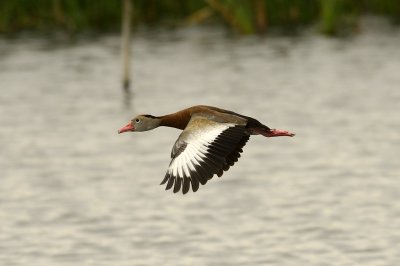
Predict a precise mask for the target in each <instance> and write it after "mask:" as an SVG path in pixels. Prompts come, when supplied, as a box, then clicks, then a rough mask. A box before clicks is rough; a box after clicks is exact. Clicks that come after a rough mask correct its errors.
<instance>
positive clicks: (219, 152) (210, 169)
mask: <svg viewBox="0 0 400 266" xmlns="http://www.w3.org/2000/svg"><path fill="white" fill-rule="evenodd" d="M248 139H249V136H248V135H247V134H246V133H245V126H244V125H238V124H235V123H219V122H215V121H213V120H210V119H209V117H202V116H194V117H192V118H191V120H190V121H189V123H188V125H187V126H186V128H185V129H184V130H183V131H182V133H181V135H180V136H179V138H178V139H177V140H176V142H175V144H174V147H173V148H172V152H171V158H172V160H171V163H170V165H169V167H168V170H167V173H166V175H165V178H164V179H163V181H162V182H161V184H165V183H167V185H166V189H170V188H172V187H173V191H174V192H175V193H176V192H178V191H179V190H181V189H182V192H183V194H185V193H187V192H188V191H189V188H190V187H192V190H193V191H194V192H196V191H197V190H198V188H199V183H200V184H202V185H204V184H206V183H207V181H208V180H209V179H211V178H212V177H213V175H214V174H218V176H221V175H222V173H223V171H226V170H228V168H229V167H230V166H232V165H233V164H234V163H235V162H236V161H237V160H238V158H239V157H240V152H242V148H243V146H244V145H245V144H246V142H247V140H248Z"/></svg>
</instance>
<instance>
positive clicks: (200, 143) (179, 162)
mask: <svg viewBox="0 0 400 266" xmlns="http://www.w3.org/2000/svg"><path fill="white" fill-rule="evenodd" d="M232 126H235V125H234V124H230V123H226V124H218V125H213V127H209V128H208V130H201V131H200V130H199V131H197V132H193V134H190V135H189V136H188V139H187V140H186V141H185V143H186V145H187V146H186V148H185V150H184V151H183V152H181V153H180V154H179V155H178V156H177V157H175V158H174V159H173V160H172V161H171V164H170V165H169V168H168V173H169V174H170V175H173V176H175V177H178V178H184V177H188V178H190V177H191V175H190V172H194V171H196V168H195V165H200V164H201V163H202V162H204V158H205V157H206V154H207V148H208V146H209V145H210V143H212V142H213V141H214V140H215V139H216V138H217V137H218V135H220V134H221V133H222V132H223V131H224V130H226V129H228V128H229V127H232Z"/></svg>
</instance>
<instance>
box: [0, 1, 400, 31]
mask: <svg viewBox="0 0 400 266" xmlns="http://www.w3.org/2000/svg"><path fill="white" fill-rule="evenodd" d="M132 2H133V8H134V14H133V23H134V25H168V26H184V25H188V24H201V23H221V24H225V25H227V26H229V27H230V28H232V29H233V30H235V31H237V32H239V33H242V34H255V33H264V32H266V31H268V29H269V28H271V27H282V28H288V29H291V28H295V27H297V26H301V25H308V24H312V23H316V24H317V25H319V29H320V30H321V31H322V32H323V33H325V34H329V35H335V34H340V33H341V32H352V31H355V30H357V23H358V21H359V18H360V16H361V15H363V14H375V15H381V16H385V17H387V18H389V19H390V20H391V21H393V22H396V23H398V22H399V21H400V0H132ZM121 9H122V0H96V1H93V0H92V1H89V0H0V32H1V33H15V32H19V31H23V30H36V31H40V32H43V31H44V32H46V31H54V30H64V31H67V32H69V33H76V32H81V31H85V30H93V31H97V32H105V31H116V30H119V28H120V24H121V14H122V11H121Z"/></svg>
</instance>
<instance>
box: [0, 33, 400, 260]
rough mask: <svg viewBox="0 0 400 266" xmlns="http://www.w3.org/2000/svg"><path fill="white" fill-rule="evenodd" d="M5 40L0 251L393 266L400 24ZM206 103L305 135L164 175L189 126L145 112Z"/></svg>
mask: <svg viewBox="0 0 400 266" xmlns="http://www.w3.org/2000/svg"><path fill="white" fill-rule="evenodd" d="M119 44H120V42H119V39H118V37H117V36H106V37H102V38H97V39H83V40H78V41H76V42H74V43H69V42H62V41H61V42H57V43H55V44H54V43H51V42H49V41H45V40H43V39H42V38H31V37H21V38H18V39H15V40H4V39H1V40H0V88H1V90H2V93H1V95H0V107H1V112H0V125H1V127H0V146H1V150H0V169H1V170H0V171H1V181H0V264H1V265H96V266H99V265H218V266H220V265H279V266H282V265H285V266H291V265H293V266H298V265H316V266H320V265H342V266H345V265H364V266H368V265H371V266H372V265H373V266H379V265H397V264H398V261H400V249H399V246H398V243H400V230H399V228H400V220H399V219H400V205H399V204H398V199H399V196H400V183H399V176H400V166H399V162H398V159H397V157H398V153H399V150H400V135H399V131H400V120H399V118H398V116H399V113H400V105H399V102H400V90H399V84H400V75H399V73H400V60H399V59H400V50H399V49H398V48H399V44H400V31H399V30H398V29H384V30H382V29H379V30H375V29H370V30H368V29H366V30H365V32H364V33H362V34H360V35H357V36H355V37H354V38H351V39H345V40H343V39H331V38H325V37H322V36H316V35H313V34H307V33H305V34H304V35H301V36H300V37H272V36H270V37H267V38H265V39H259V38H257V37H246V38H239V39H237V38H232V37H229V36H226V35H225V34H224V32H223V30H211V29H187V30H182V31H178V32H164V31H160V32H152V33H137V34H136V35H135V38H134V41H133V57H134V58H133V69H132V72H133V84H134V100H133V102H132V107H131V108H129V109H127V108H125V107H124V105H123V101H122V95H121V91H120V87H119V76H120V72H119V70H120V60H119V59H120V58H119ZM194 104H208V105H215V106H219V107H222V108H226V109H230V110H234V111H236V112H239V113H243V114H246V115H249V116H254V117H255V118H257V119H259V120H260V121H262V122H264V123H265V124H267V125H269V126H270V127H273V128H281V129H287V130H290V131H293V132H296V133H297V136H296V137H295V138H275V139H266V138H262V137H252V139H251V140H250V141H249V143H248V144H247V146H246V147H245V152H244V154H243V156H242V158H241V159H240V161H239V162H238V163H237V164H236V165H235V166H234V167H233V168H231V169H230V171H229V172H227V173H225V174H224V175H223V177H222V178H220V179H218V178H216V177H215V178H214V179H213V180H211V181H210V182H209V183H208V184H207V185H206V186H204V187H201V188H200V190H199V191H198V192H197V193H189V194H187V195H185V196H183V195H181V194H173V193H172V192H170V191H167V192H166V191H164V190H163V189H164V187H163V186H159V185H158V184H159V183H160V181H161V180H162V178H163V177H164V174H165V171H166V169H167V166H168V164H169V154H170V150H171V148H172V145H173V143H174V141H175V139H176V138H177V136H178V134H179V131H177V130H175V129H169V128H160V129H157V130H154V131H150V132H146V133H137V134H123V135H118V134H117V129H118V128H119V127H121V126H122V125H124V124H126V122H127V121H128V120H129V119H130V118H131V117H132V116H133V115H134V114H136V113H150V114H153V115H162V114H166V113H171V112H175V111H176V110H179V109H182V108H185V107H188V106H191V105H194Z"/></svg>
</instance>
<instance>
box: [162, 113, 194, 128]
mask: <svg viewBox="0 0 400 266" xmlns="http://www.w3.org/2000/svg"><path fill="white" fill-rule="evenodd" d="M159 118H160V120H161V122H160V126H164V127H174V128H178V129H182V130H183V129H184V128H185V127H186V125H187V124H188V123H189V120H190V114H189V113H188V112H177V113H173V114H169V115H164V116H160V117H159Z"/></svg>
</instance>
